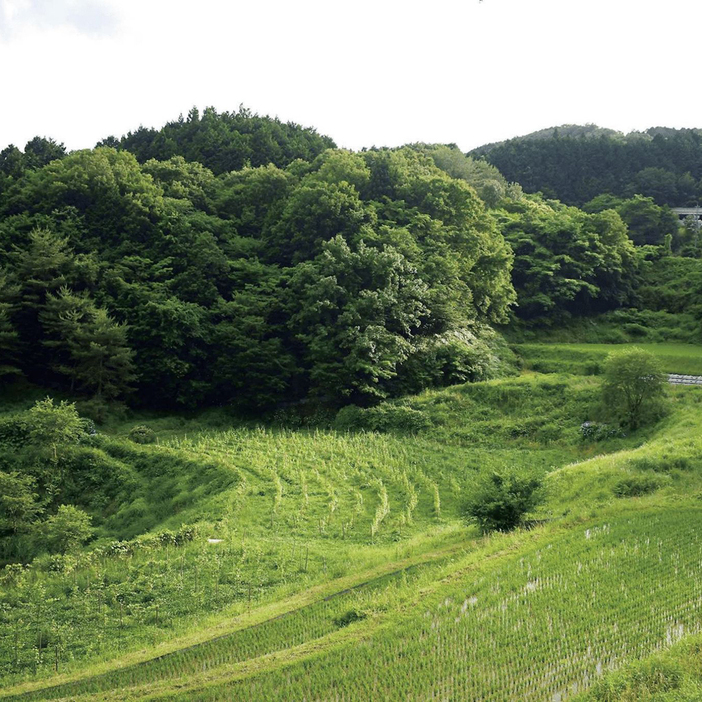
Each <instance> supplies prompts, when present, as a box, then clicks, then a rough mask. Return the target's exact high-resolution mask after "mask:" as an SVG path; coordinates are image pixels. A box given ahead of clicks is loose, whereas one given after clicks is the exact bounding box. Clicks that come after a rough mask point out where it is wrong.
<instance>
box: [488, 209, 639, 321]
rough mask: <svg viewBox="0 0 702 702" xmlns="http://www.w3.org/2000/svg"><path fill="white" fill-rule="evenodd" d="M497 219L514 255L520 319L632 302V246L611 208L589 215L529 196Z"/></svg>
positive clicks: (513, 273) (597, 309)
mask: <svg viewBox="0 0 702 702" xmlns="http://www.w3.org/2000/svg"><path fill="white" fill-rule="evenodd" d="M497 216H498V217H499V218H500V220H501V229H502V231H503V232H504V235H505V237H506V239H507V241H509V242H510V244H511V245H512V248H513V249H514V253H515V264H514V269H513V272H512V276H513V281H514V286H515V288H516V290H517V291H518V307H517V314H518V315H519V316H521V317H524V318H526V319H531V318H539V317H540V318H544V317H550V318H551V319H557V318H559V317H562V316H563V314H567V313H571V314H586V313H588V312H596V311H602V310H605V309H612V308H615V307H618V306H620V305H621V304H623V303H625V302H626V301H627V300H629V299H630V298H631V295H632V284H633V276H634V272H635V268H636V257H635V253H634V247H633V245H632V242H631V240H630V239H629V238H628V236H627V228H626V225H625V224H624V222H623V221H622V219H621V217H620V216H619V215H618V214H617V213H616V212H614V211H613V210H606V211H604V212H601V213H597V214H591V215H590V214H586V213H584V212H582V211H580V210H578V209H576V208H573V207H565V206H563V205H560V204H559V203H555V202H544V201H543V200H541V199H539V198H530V199H524V200H522V201H520V202H512V203H509V204H508V205H506V207H505V209H504V210H502V211H501V212H499V213H498V214H497Z"/></svg>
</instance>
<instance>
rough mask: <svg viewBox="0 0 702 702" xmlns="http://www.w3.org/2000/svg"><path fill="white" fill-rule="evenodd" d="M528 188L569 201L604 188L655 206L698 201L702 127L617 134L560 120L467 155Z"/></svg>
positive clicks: (577, 201) (580, 200)
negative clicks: (639, 197)
mask: <svg viewBox="0 0 702 702" xmlns="http://www.w3.org/2000/svg"><path fill="white" fill-rule="evenodd" d="M470 155H472V156H474V157H476V158H484V159H485V160H486V161H487V162H488V163H490V164H492V165H494V166H496V167H497V168H498V169H499V171H500V172H501V173H502V174H503V175H504V176H505V178H507V180H509V181H516V182H519V183H520V184H521V185H522V187H523V188H524V190H525V191H526V192H532V193H533V192H539V191H541V192H543V193H544V194H545V195H546V196H547V197H553V198H557V199H559V200H561V201H563V202H565V203H568V204H570V205H578V206H580V205H583V204H584V203H586V202H588V201H589V200H591V199H592V198H594V197H596V196H597V195H600V194H602V193H609V194H611V195H615V196H618V197H624V198H629V197H632V196H633V195H635V194H639V195H644V196H647V197H652V198H653V199H654V200H655V201H656V203H658V204H659V205H670V206H686V205H694V204H696V203H697V202H698V200H701V199H702V130H699V129H670V128H666V127H654V128H651V129H648V130H646V131H645V132H631V133H630V134H626V135H625V134H622V133H620V132H615V131H613V130H610V129H603V128H600V127H596V126H595V125H585V126H579V125H563V126H561V127H553V128H551V129H545V130H541V131H538V132H534V133H532V134H528V135H526V136H523V137H518V138H515V139H510V140H509V141H505V142H500V143H497V144H489V145H486V146H482V147H480V148H478V149H475V150H474V151H473V152H471V154H470Z"/></svg>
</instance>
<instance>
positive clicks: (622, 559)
mask: <svg viewBox="0 0 702 702" xmlns="http://www.w3.org/2000/svg"><path fill="white" fill-rule="evenodd" d="M597 388H598V380H597V379H596V378H587V377H581V378H572V377H570V378H569V377H565V376H564V377H546V378H544V377H539V376H528V377H523V378H518V379H510V380H506V381H495V382H491V383H484V384H476V385H472V386H462V387H457V388H450V389H447V390H445V391H440V392H430V393H424V394H423V395H421V396H418V397H416V398H410V399H409V400H406V401H405V402H403V403H401V404H402V405H403V406H406V407H410V408H411V409H412V410H414V411H415V412H419V413H421V414H422V417H423V422H424V423H425V424H426V428H425V429H424V430H422V431H420V432H419V433H418V434H416V435H411V434H398V433H397V432H395V433H393V431H392V430H390V431H389V433H387V434H377V433H368V432H360V433H355V434H353V433H352V434H339V433H336V432H331V431H324V432H307V431H277V430H276V431H272V430H248V429H237V430H229V431H219V432H215V431H213V430H208V431H205V432H199V433H198V432H197V431H196V429H197V425H196V424H189V425H186V426H184V427H183V428H182V432H181V434H180V436H173V435H172V436H171V438H170V440H169V441H168V442H167V443H168V446H165V447H164V446H152V447H147V448H145V449H143V450H144V451H145V452H147V453H149V454H152V455H153V456H158V455H160V453H161V452H165V453H164V455H174V456H178V457H180V459H181V460H182V461H183V465H196V464H197V462H198V461H204V462H207V463H216V464H217V465H218V466H220V467H221V468H222V469H223V470H227V469H228V468H227V467H230V469H231V470H232V472H234V473H236V475H237V476H238V477H237V480H236V481H233V483H232V484H231V485H230V486H228V487H225V488H223V489H222V490H221V492H218V493H216V494H205V495H202V496H201V498H200V499H199V500H198V501H195V502H194V503H192V504H187V505H184V507H183V509H182V511H181V512H180V513H179V514H177V515H175V516H173V517H170V518H169V519H167V520H166V521H165V522H162V523H161V524H160V525H159V529H163V528H164V527H171V528H176V527H178V526H179V525H180V524H181V523H182V522H184V521H187V522H196V523H198V525H199V526H198V529H197V535H196V536H195V538H194V540H193V541H188V542H187V543H182V544H175V543H165V544H164V543H151V545H150V546H148V548H141V547H134V548H132V547H127V548H124V549H122V551H120V550H119V549H115V551H114V553H112V554H111V555H109V554H108V555H103V556H100V557H97V558H95V557H90V555H89V554H86V555H85V556H84V557H83V559H78V561H77V562H76V563H75V564H71V563H69V564H68V566H69V567H68V568H67V567H66V564H65V563H64V564H63V566H62V569H61V570H60V571H59V572H51V571H44V570H34V569H33V570H30V571H29V572H28V573H27V574H25V575H24V576H23V578H24V579H23V580H22V581H18V582H17V583H13V584H11V586H10V587H9V588H7V590H6V592H5V593H4V594H3V597H4V598H6V600H5V601H6V602H8V603H11V607H10V608H9V609H8V608H5V609H3V611H2V616H3V618H4V619H3V623H4V626H3V630H4V632H7V633H6V636H5V637H3V639H2V644H1V645H2V646H3V649H2V656H0V660H2V661H4V662H5V665H6V668H5V677H4V691H3V693H0V694H1V695H4V696H8V695H15V694H19V693H21V692H26V693H29V694H30V695H31V696H28V697H26V698H25V699H56V698H57V696H60V695H63V696H64V697H65V698H67V699H81V698H84V699H149V698H153V699H170V698H175V699H177V698H181V699H195V698H197V699H213V700H214V699H231V698H236V699H239V698H240V699H251V700H255V699H290V700H293V699H302V698H305V697H307V698H310V697H313V698H320V699H326V698H329V697H338V698H339V699H346V700H356V699H371V698H373V699H380V698H383V699H398V700H399V699H415V698H422V699H426V698H427V697H431V696H432V695H433V696H435V697H436V696H439V697H447V698H451V699H460V698H466V699H494V700H504V699H556V698H559V697H558V696H560V699H565V698H566V697H567V696H569V695H571V694H573V692H574V691H575V690H576V689H582V688H584V687H587V686H588V685H590V684H591V683H592V682H593V681H595V680H596V679H598V678H599V677H600V676H601V675H603V674H605V673H606V672H607V670H608V669H609V668H616V667H618V666H621V665H622V664H624V663H626V662H627V661H629V660H631V659H632V658H637V657H642V656H647V655H650V654H651V653H652V652H654V651H656V650H657V649H658V648H660V647H664V646H667V645H669V644H670V643H671V642H672V641H674V640H675V639H677V638H679V637H680V636H681V635H684V634H686V633H687V632H690V631H695V630H696V627H698V626H699V623H700V622H701V621H702V616H701V612H700V609H699V608H700V602H702V591H701V590H700V583H701V578H700V573H699V563H700V561H701V560H702V542H701V541H700V539H698V537H697V533H698V532H699V529H698V528H697V525H698V524H699V523H700V510H699V505H700V503H699V500H698V495H700V494H702V477H701V476H700V465H699V463H700V461H699V459H698V458H697V457H698V456H700V455H702V420H700V419H699V418H698V417H697V414H698V413H697V405H698V402H697V401H698V400H699V399H700V398H701V397H702V395H701V394H700V393H699V392H698V390H697V389H696V388H679V389H675V390H673V391H672V396H673V410H672V413H671V414H670V416H669V417H668V418H667V419H666V420H665V421H664V422H663V423H661V425H659V427H657V428H656V429H655V431H654V433H653V434H651V433H650V432H649V434H646V433H640V434H638V435H634V436H630V437H627V438H620V439H616V440H610V441H608V442H605V443H602V444H586V443H583V442H582V441H581V440H580V438H579V435H578V427H579V424H580V422H581V421H583V420H584V419H591V418H593V416H592V412H593V411H594V410H595V408H596V405H597ZM185 434H187V437H188V438H186V437H185ZM108 443H110V446H112V448H109V447H106V450H110V451H112V452H113V453H114V452H115V451H117V452H118V451H125V450H126V449H124V448H120V447H122V446H123V444H122V442H121V440H119V439H111V440H109V441H108ZM115 447H117V448H115ZM614 451H616V453H612V452H614ZM608 453H609V455H599V454H608ZM505 464H507V465H521V466H525V467H530V468H532V469H537V470H540V471H541V472H542V473H544V474H548V477H547V488H548V499H547V501H546V503H545V504H544V505H543V506H542V508H541V509H540V511H539V513H538V514H537V515H536V517H537V518H538V519H540V520H541V526H539V527H538V528H535V529H533V530H531V531H519V532H516V533H514V534H508V535H498V536H496V537H491V538H477V535H476V534H475V532H474V531H471V530H470V529H466V527H464V526H463V525H462V524H461V522H460V520H459V518H458V505H459V503H460V500H461V495H462V494H465V493H466V492H467V491H469V490H470V489H471V485H472V482H473V480H474V479H475V478H476V477H477V475H478V474H479V473H480V472H481V471H483V470H489V469H490V468H491V467H497V466H502V465H505ZM632 496H633V497H632ZM207 537H217V538H221V539H222V542H221V543H219V544H209V543H207V540H206V539H207ZM395 571H397V572H395ZM368 581H372V582H368ZM364 583H366V584H365V585H363V584H364ZM353 585H363V586H362V587H358V588H357V589H355V590H352V591H348V588H349V587H352V586H353ZM37 592H41V593H43V595H42V598H41V599H40V598H38V597H37V596H36V593H37ZM334 595H336V596H334ZM330 596H331V599H325V598H329V597H330ZM40 601H42V602H46V605H45V607H44V608H43V609H42V607H41V605H40V604H39V602H40ZM8 612H9V613H11V614H10V615H9V614H8ZM642 613H645V616H644V614H642ZM279 615H284V616H279ZM276 617H278V618H276ZM27 623H29V626H27ZM198 624H199V626H198ZM253 624H257V625H258V626H256V627H255V628H249V627H250V625H253ZM37 631H43V632H45V635H46V637H47V638H46V639H45V641H46V643H45V644H44V645H43V646H42V645H38V639H37ZM16 632H19V634H17V633H16ZM176 635H177V636H178V640H174V638H175V636H176ZM214 639H216V640H214ZM95 642H99V645H96V643H95ZM144 647H148V648H144ZM57 652H58V654H57ZM169 654H170V655H169ZM158 655H160V656H162V657H161V658H159V659H157V660H151V662H149V659H153V658H154V657H155V656H158ZM57 656H58V659H59V670H60V672H61V673H62V675H60V676H55V675H53V676H52V672H54V671H53V669H54V667H55V663H56V657H57ZM42 678H44V680H43V681H42ZM71 679H73V680H74V682H73V683H70V684H69V686H68V687H63V688H56V687H55V686H56V685H57V684H61V683H63V684H66V683H69V681H70V680H71ZM22 681H24V682H22ZM13 682H14V683H17V686H15V687H14V688H13V687H11V684H12V683H13ZM37 687H38V688H47V689H46V690H45V691H43V692H42V691H41V689H35V691H34V692H30V690H31V689H32V688H37ZM49 688H51V689H49ZM81 696H83V697H81Z"/></svg>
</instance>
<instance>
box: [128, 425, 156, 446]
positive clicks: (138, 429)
mask: <svg viewBox="0 0 702 702" xmlns="http://www.w3.org/2000/svg"><path fill="white" fill-rule="evenodd" d="M129 439H130V440H131V441H133V442H134V443H135V444H153V443H155V442H156V432H155V431H154V430H153V429H152V428H151V427H147V426H146V425H145V424H138V425H137V426H135V427H132V428H131V429H130V431H129Z"/></svg>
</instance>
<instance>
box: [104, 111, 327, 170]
mask: <svg viewBox="0 0 702 702" xmlns="http://www.w3.org/2000/svg"><path fill="white" fill-rule="evenodd" d="M98 146H111V147H114V148H116V149H122V150H125V151H129V152H131V153H133V154H134V155H135V156H136V157H137V159H138V160H139V162H140V163H144V162H146V161H148V160H149V159H152V158H155V159H158V160H159V161H165V160H167V159H169V158H172V157H173V156H182V157H183V158H184V159H185V160H186V161H196V162H198V163H201V164H202V165H203V166H205V167H206V168H209V169H210V170H211V171H212V172H213V173H214V174H215V175H219V174H220V173H226V172H228V171H234V170H239V169H240V168H243V167H244V166H245V165H247V164H249V165H251V166H264V165H266V164H268V163H272V164H274V165H276V166H279V167H280V168H284V167H285V166H287V165H288V164H289V163H291V162H292V161H294V160H295V159H302V160H304V161H311V160H312V159H314V158H315V157H316V156H318V155H319V154H320V153H322V151H324V150H325V149H329V148H334V147H335V146H336V144H335V143H334V141H333V140H332V139H330V138H329V137H326V136H321V135H319V134H318V133H317V131H316V130H315V129H312V128H309V127H301V126H299V125H297V124H293V123H291V122H288V123H284V122H281V121H280V120H279V119H277V118H276V119H273V118H271V117H260V116H258V115H256V114H253V113H252V112H251V111H250V110H248V109H246V108H244V107H240V108H239V110H238V111H236V112H221V113H217V111H216V110H215V109H214V107H207V108H205V110H204V111H203V113H202V115H200V113H199V111H198V109H197V108H193V109H192V110H190V112H189V113H188V116H187V118H186V119H184V118H183V116H182V115H181V116H180V117H179V118H178V119H177V120H175V121H173V122H168V123H167V124H166V125H165V126H164V127H163V128H162V129H149V128H146V127H139V129H137V130H136V131H134V132H129V134H127V135H126V136H123V137H122V138H121V139H117V138H115V137H113V136H111V137H108V138H107V139H104V140H103V141H102V142H100V143H99V144H98Z"/></svg>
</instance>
